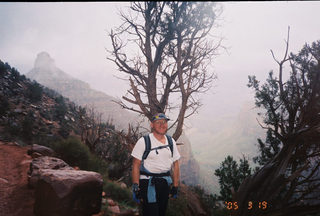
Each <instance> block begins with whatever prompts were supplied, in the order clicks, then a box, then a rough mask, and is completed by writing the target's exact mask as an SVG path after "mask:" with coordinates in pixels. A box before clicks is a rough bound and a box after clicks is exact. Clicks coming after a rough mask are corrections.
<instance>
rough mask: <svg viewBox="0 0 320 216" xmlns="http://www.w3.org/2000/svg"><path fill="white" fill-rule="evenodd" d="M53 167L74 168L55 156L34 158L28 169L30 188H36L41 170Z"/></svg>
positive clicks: (57, 168)
mask: <svg viewBox="0 0 320 216" xmlns="http://www.w3.org/2000/svg"><path fill="white" fill-rule="evenodd" d="M44 169H53V170H73V168H72V167H70V166H69V165H68V164H67V163H66V162H64V161H63V160H61V159H59V158H55V157H49V156H44V157H39V158H35V159H33V160H32V162H31V163H30V169H29V171H28V185H29V187H30V188H35V187H36V185H37V183H38V180H39V177H40V173H39V172H40V170H44Z"/></svg>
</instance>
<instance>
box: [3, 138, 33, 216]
mask: <svg viewBox="0 0 320 216" xmlns="http://www.w3.org/2000/svg"><path fill="white" fill-rule="evenodd" d="M28 149H29V147H20V146H17V145H16V144H14V143H4V142H1V141H0V215H10V216H33V204H34V190H32V189H30V188H28V180H27V171H28V170H29V164H30V162H31V157H30V156H29V155H27V151H28Z"/></svg>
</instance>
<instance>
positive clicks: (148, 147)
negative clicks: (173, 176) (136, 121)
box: [142, 135, 173, 161]
mask: <svg viewBox="0 0 320 216" xmlns="http://www.w3.org/2000/svg"><path fill="white" fill-rule="evenodd" d="M166 137H167V140H168V143H169V145H168V146H169V148H170V151H171V156H172V157H173V141H172V137H171V136H169V135H166ZM143 138H144V144H145V150H144V152H143V155H142V161H144V160H145V159H146V158H147V157H148V155H149V153H150V151H151V150H157V149H161V148H162V147H157V148H153V149H151V141H150V137H149V135H145V136H143ZM163 147H167V146H163Z"/></svg>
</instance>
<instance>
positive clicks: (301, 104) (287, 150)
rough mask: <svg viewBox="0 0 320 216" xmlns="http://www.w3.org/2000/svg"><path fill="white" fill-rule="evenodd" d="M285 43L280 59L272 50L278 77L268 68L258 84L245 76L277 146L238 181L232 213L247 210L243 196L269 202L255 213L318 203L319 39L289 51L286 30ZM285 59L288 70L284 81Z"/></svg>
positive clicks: (293, 210)
mask: <svg viewBox="0 0 320 216" xmlns="http://www.w3.org/2000/svg"><path fill="white" fill-rule="evenodd" d="M286 45H287V46H286V52H285V55H284V58H283V59H282V60H277V59H276V57H275V55H274V53H273V52H272V51H271V53H272V56H273V58H274V60H275V61H276V62H277V64H278V66H279V73H278V77H274V75H273V72H272V71H271V72H270V73H269V77H268V79H267V82H266V83H265V84H263V85H261V86H260V83H259V82H258V81H257V80H256V78H255V77H254V76H251V77H249V87H252V88H253V89H255V91H256V95H255V99H256V105H257V106H258V107H262V108H264V109H265V111H266V112H265V117H264V124H265V126H263V127H264V128H266V129H268V130H269V131H272V133H271V134H270V135H269V137H270V138H271V137H273V138H272V139H277V140H279V141H280V142H281V146H280V150H279V152H278V153H277V154H276V155H274V157H273V158H272V159H271V160H268V162H266V163H265V164H264V166H263V167H262V168H261V169H260V170H259V171H258V172H256V173H255V174H254V175H253V176H251V177H249V178H247V179H246V180H245V181H244V182H243V184H242V185H241V186H240V187H239V189H238V191H237V193H236V194H235V196H234V197H233V199H234V200H236V201H237V202H238V203H239V206H242V208H239V211H237V212H235V215H241V216H242V215H243V216H244V215H248V214H249V210H248V209H247V208H246V206H247V203H248V200H255V201H263V200H264V201H267V202H268V208H267V209H266V211H264V212H262V211H261V210H260V211H259V209H254V210H251V212H250V214H254V215H257V216H259V215H265V214H267V215H268V216H275V215H295V216H300V215H307V214H311V213H317V212H319V209H320V201H319V191H320V169H319V167H320V133H319V132H320V115H319V113H320V41H317V42H314V43H312V45H311V46H310V45H307V44H306V45H305V46H304V47H303V48H302V50H301V51H300V52H299V53H298V54H297V55H295V54H290V55H288V45H289V32H288V39H287V41H286ZM286 63H288V64H289V66H290V67H289V71H290V76H289V78H288V80H287V81H284V80H283V73H284V65H285V64H286ZM274 153H275V152H274ZM271 157H272V155H271ZM263 163H264V162H263Z"/></svg>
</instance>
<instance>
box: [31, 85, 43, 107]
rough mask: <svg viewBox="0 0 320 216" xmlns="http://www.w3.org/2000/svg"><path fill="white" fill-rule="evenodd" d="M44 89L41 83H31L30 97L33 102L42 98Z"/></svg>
mask: <svg viewBox="0 0 320 216" xmlns="http://www.w3.org/2000/svg"><path fill="white" fill-rule="evenodd" d="M42 93H43V89H42V87H41V86H40V85H39V83H37V82H34V83H32V84H30V85H29V88H28V97H29V98H30V100H31V102H37V101H40V100H41V98H42Z"/></svg>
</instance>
